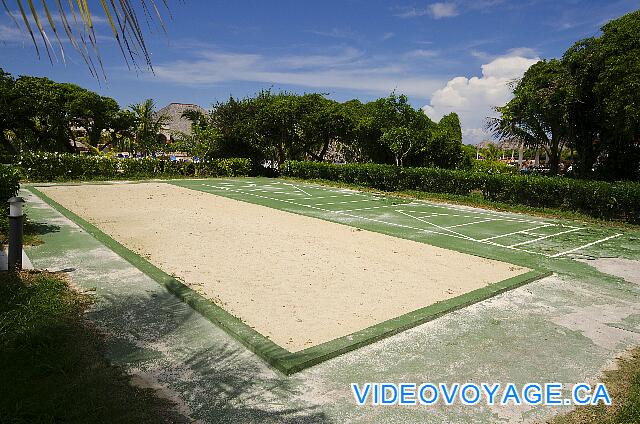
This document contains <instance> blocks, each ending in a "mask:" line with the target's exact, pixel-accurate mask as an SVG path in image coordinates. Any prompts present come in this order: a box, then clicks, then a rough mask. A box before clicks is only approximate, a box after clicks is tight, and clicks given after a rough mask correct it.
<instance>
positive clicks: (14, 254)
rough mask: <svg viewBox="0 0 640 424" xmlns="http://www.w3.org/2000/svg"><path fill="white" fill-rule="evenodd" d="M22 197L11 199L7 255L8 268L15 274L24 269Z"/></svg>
mask: <svg viewBox="0 0 640 424" xmlns="http://www.w3.org/2000/svg"><path fill="white" fill-rule="evenodd" d="M23 205H24V199H23V198H22V197H12V198H11V199H9V253H8V255H7V268H8V269H9V271H11V272H13V271H16V270H21V269H22V225H23V220H24V217H23V213H22V206H23Z"/></svg>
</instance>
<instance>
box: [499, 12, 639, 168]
mask: <svg viewBox="0 0 640 424" xmlns="http://www.w3.org/2000/svg"><path fill="white" fill-rule="evenodd" d="M638 57H640V11H635V12H632V13H629V14H627V15H624V16H622V17H621V18H619V19H615V20H613V21H611V22H609V23H607V24H606V25H604V26H603V27H602V34H601V35H600V36H599V37H592V38H588V39H584V40H580V41H578V42H577V43H575V44H574V45H573V46H572V47H570V48H569V49H568V50H567V51H566V52H565V54H564V55H563V57H562V60H543V61H540V62H538V63H537V64H535V65H533V66H531V68H529V70H528V71H527V72H526V73H525V75H524V77H523V78H522V80H521V81H519V82H518V83H517V84H516V85H515V88H514V90H513V93H514V98H513V99H512V100H511V101H510V102H509V103H507V104H506V105H505V106H502V107H498V108H497V109H496V110H497V111H498V112H500V115H501V116H500V118H498V119H495V120H490V122H489V126H490V127H491V128H492V130H493V131H494V133H495V134H496V135H498V136H499V137H501V138H515V139H517V140H519V141H523V142H524V143H525V144H526V145H527V146H528V147H532V148H537V147H542V148H544V149H545V150H546V152H547V154H548V156H549V162H550V168H551V173H553V174H555V173H556V172H557V170H558V162H559V158H560V155H561V152H562V147H563V146H564V145H565V144H566V145H567V146H569V147H571V148H572V149H574V150H575V151H576V153H577V161H576V166H575V167H574V168H575V170H576V173H577V175H579V176H581V177H589V176H591V175H592V174H593V170H595V173H596V175H597V176H598V177H599V178H604V179H609V180H618V179H628V180H638V179H640V142H639V140H640V60H638Z"/></svg>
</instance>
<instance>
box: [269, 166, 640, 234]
mask: <svg viewBox="0 0 640 424" xmlns="http://www.w3.org/2000/svg"><path fill="white" fill-rule="evenodd" d="M281 172H282V174H283V175H285V176H290V177H296V178H303V179H324V180H331V181H339V182H343V183H348V184H358V185H363V186H366V187H371V188H376V189H380V190H385V191H404V190H417V191H425V192H429V193H447V194H458V195H468V194H469V193H471V192H472V191H480V192H482V194H483V196H484V198H485V199H488V200H492V201H500V202H505V203H512V204H522V205H528V206H535V207H551V208H559V209H567V210H574V211H580V212H583V213H585V214H588V215H591V216H594V217H596V218H605V219H619V220H625V221H628V222H632V223H639V222H640V183H634V182H617V183H608V182H603V181H583V180H576V179H570V178H563V177H537V176H536V177H533V176H523V175H510V174H501V173H483V172H475V171H463V170H447V169H440V168H400V167H395V166H390V165H380V164H347V165H336V164H329V163H317V162H296V161H289V162H286V163H285V164H284V165H283V166H282V168H281Z"/></svg>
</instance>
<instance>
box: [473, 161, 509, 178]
mask: <svg viewBox="0 0 640 424" xmlns="http://www.w3.org/2000/svg"><path fill="white" fill-rule="evenodd" d="M472 163H473V165H472V169H473V170H474V171H475V172H480V173H483V174H511V175H517V174H519V171H518V168H516V167H515V166H509V165H507V164H506V163H504V162H502V161H499V160H489V159H485V160H476V159H473V162H472Z"/></svg>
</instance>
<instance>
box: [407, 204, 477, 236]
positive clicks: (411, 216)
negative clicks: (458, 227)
mask: <svg viewBox="0 0 640 424" xmlns="http://www.w3.org/2000/svg"><path fill="white" fill-rule="evenodd" d="M396 212H398V213H401V214H402V215H406V216H408V217H410V218H413V219H417V220H418V221H420V222H424V223H425V224H428V225H431V226H433V227H436V228H439V229H441V230H444V231H449V232H451V233H453V234H455V235H457V236H460V237H463V238H465V239H468V240H473V241H476V240H475V239H474V238H471V237H469V236H465V235H464V234H460V233H456V232H455V231H453V230H450V229H448V228H446V227H442V226H440V225H437V224H434V223H432V222H429V221H425V220H424V219H421V218H418V217H417V216H413V215H409V214H408V213H405V212H403V211H401V210H400V209H396Z"/></svg>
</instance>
